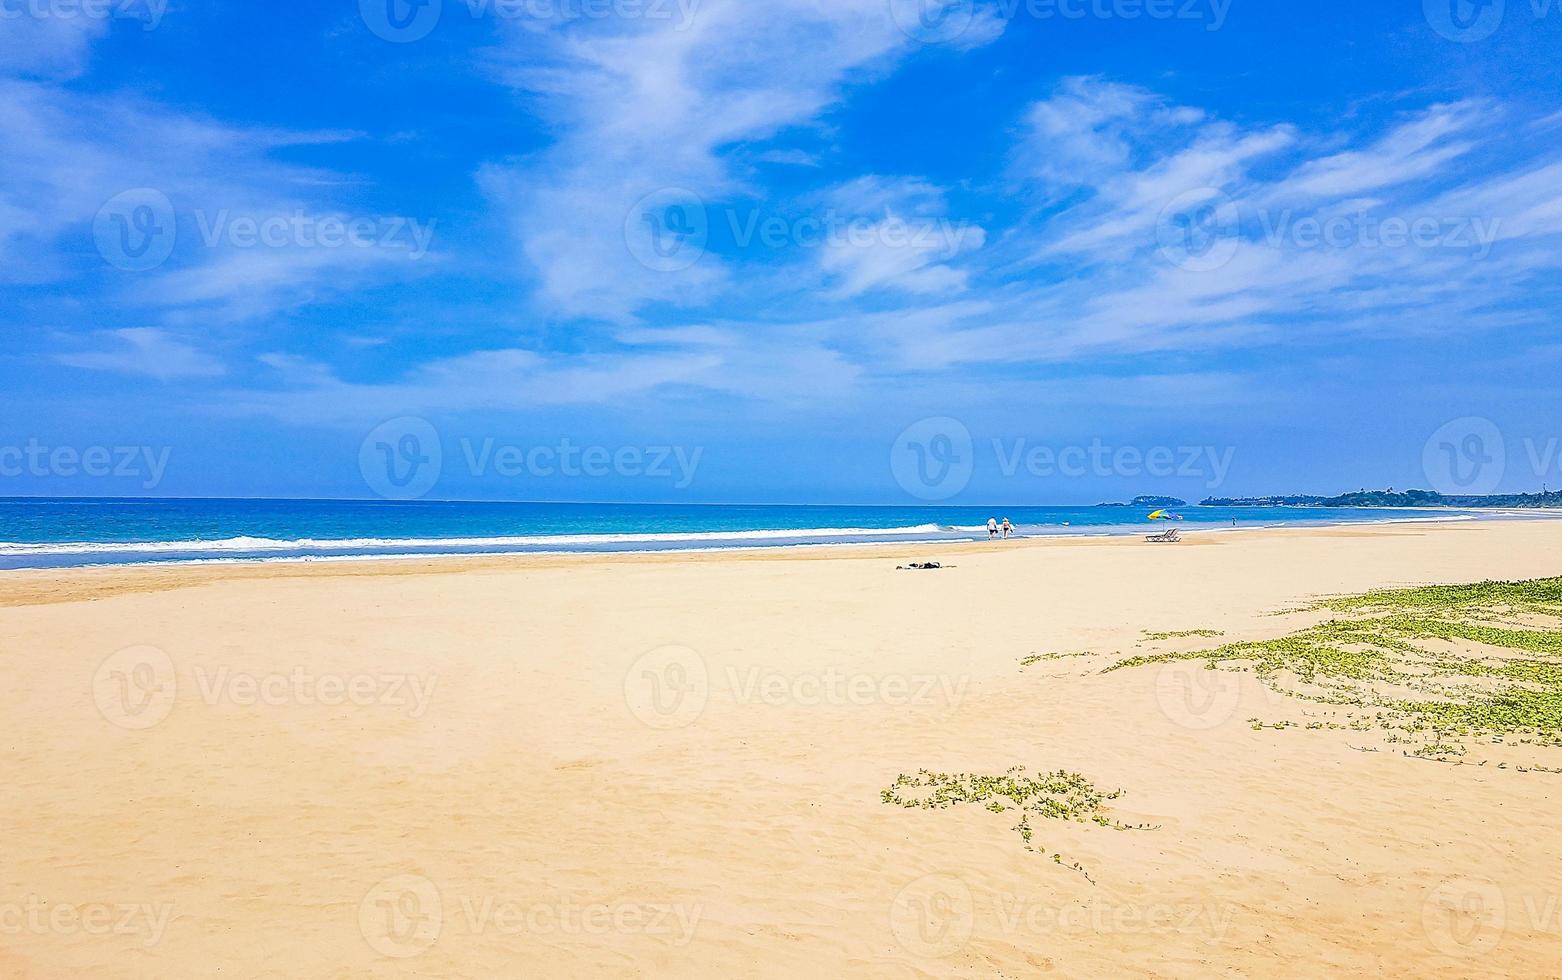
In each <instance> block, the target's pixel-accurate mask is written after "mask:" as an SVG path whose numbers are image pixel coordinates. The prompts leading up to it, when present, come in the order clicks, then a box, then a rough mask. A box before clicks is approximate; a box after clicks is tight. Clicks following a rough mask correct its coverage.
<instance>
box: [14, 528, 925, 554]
mask: <svg viewBox="0 0 1562 980" xmlns="http://www.w3.org/2000/svg"><path fill="white" fill-rule="evenodd" d="M947 532H948V529H947V528H944V527H941V526H939V525H937V524H917V525H914V526H911V527H890V528H865V527H813V528H793V529H782V530H765V531H666V532H655V531H652V532H639V533H633V534H528V535H516V536H506V537H481V538H459V537H446V538H293V539H279V538H255V537H236V538H217V539H212V540H200V539H192V540H185V541H62V542H50V543H45V544H32V543H24V542H16V541H0V555H93V554H168V553H188V554H223V553H231V552H266V551H365V550H374V551H380V550H383V549H387V548H418V549H426V548H531V547H561V548H567V547H569V546H571V545H574V546H581V545H585V546H591V545H622V544H662V543H667V544H675V543H679V542H699V541H711V542H714V541H777V540H796V541H812V540H816V539H820V538H826V539H828V538H876V537H904V536H908V535H909V536H914V535H927V534H938V533H947Z"/></svg>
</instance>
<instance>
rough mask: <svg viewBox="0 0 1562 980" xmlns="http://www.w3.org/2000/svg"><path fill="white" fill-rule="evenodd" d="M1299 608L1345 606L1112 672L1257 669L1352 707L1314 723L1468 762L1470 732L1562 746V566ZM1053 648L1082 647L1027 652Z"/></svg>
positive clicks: (1284, 689)
mask: <svg viewBox="0 0 1562 980" xmlns="http://www.w3.org/2000/svg"><path fill="white" fill-rule="evenodd" d="M1299 611H1327V612H1330V613H1335V614H1337V615H1336V616H1335V617H1334V618H1331V619H1328V620H1326V621H1325V622H1322V623H1319V624H1317V625H1314V626H1309V627H1306V628H1304V629H1300V630H1297V631H1295V632H1292V633H1289V634H1287V635H1285V636H1281V637H1277V638H1275V639H1270V640H1238V641H1234V642H1231V643H1226V644H1223V645H1221V646H1218V647H1213V648H1207V649H1201V650H1193V651H1167V652H1161V653H1151V654H1140V655H1136V656H1132V657H1127V658H1125V659H1122V660H1119V661H1117V662H1116V663H1113V664H1111V665H1110V666H1108V667H1106V668H1105V669H1104V670H1103V673H1110V672H1112V671H1117V670H1127V669H1132V668H1135V667H1142V666H1146V665H1149V664H1157V663H1168V662H1171V661H1178V660H1203V661H1204V662H1205V664H1206V666H1207V667H1209V668H1210V669H1212V670H1237V671H1250V672H1252V673H1254V674H1255V675H1256V676H1257V677H1258V678H1259V679H1260V680H1261V681H1262V682H1263V683H1264V684H1265V685H1266V686H1268V687H1269V688H1271V689H1272V690H1274V691H1277V692H1279V693H1281V694H1284V695H1286V696H1289V697H1293V698H1298V699H1301V700H1305V701H1311V702H1314V703H1317V704H1323V705H1329V706H1333V707H1335V708H1338V709H1342V710H1343V711H1344V714H1343V716H1342V717H1343V719H1344V720H1343V722H1336V721H1328V722H1317V723H1309V724H1308V725H1307V727H1308V728H1310V729H1321V728H1341V727H1346V728H1350V729H1354V730H1357V731H1366V730H1373V729H1376V730H1380V731H1384V732H1387V733H1388V734H1389V736H1390V740H1391V741H1396V742H1405V743H1408V744H1415V745H1416V748H1415V749H1414V750H1412V751H1407V753H1406V754H1409V755H1414V756H1417V757H1421V758H1430V759H1437V760H1441V761H1447V762H1454V761H1461V760H1462V758H1463V757H1464V756H1465V755H1466V754H1467V747H1466V742H1467V741H1469V740H1483V741H1490V742H1493V743H1497V742H1502V741H1503V740H1504V739H1508V740H1513V741H1516V742H1517V743H1519V744H1533V745H1541V746H1547V747H1556V746H1562V577H1559V578H1547V579H1536V580H1532V581H1520V582H1478V583H1474V584H1470V585H1434V586H1423V587H1419V588H1410V589H1385V590H1377V591H1373V592H1368V593H1363V594H1361V595H1352V596H1342V597H1335V598H1329V599H1322V600H1319V601H1317V602H1315V603H1312V604H1310V605H1309V606H1306V607H1304V609H1303V610H1299ZM1209 632H1212V631H1189V632H1186V633H1149V634H1147V639H1150V640H1156V639H1168V638H1172V637H1177V636H1189V635H1198V636H1203V635H1207V634H1208V633H1209ZM1052 656H1078V655H1076V654H1060V655H1033V656H1032V657H1031V658H1027V660H1031V661H1035V660H1040V659H1044V658H1045V659H1050V658H1051V657H1052ZM1250 724H1251V725H1252V727H1253V728H1254V729H1255V730H1257V729H1262V728H1271V729H1276V730H1280V729H1284V728H1289V727H1295V723H1293V722H1285V721H1282V722H1277V723H1270V722H1264V721H1262V720H1260V719H1256V718H1255V719H1252V720H1251V722H1250ZM1531 768H1541V769H1544V768H1545V767H1531Z"/></svg>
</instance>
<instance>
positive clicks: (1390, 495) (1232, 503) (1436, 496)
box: [1199, 487, 1562, 509]
mask: <svg viewBox="0 0 1562 980" xmlns="http://www.w3.org/2000/svg"><path fill="white" fill-rule="evenodd" d="M1199 506H1201V507H1515V508H1528V509H1539V508H1544V507H1562V490H1549V491H1543V492H1541V493H1487V494H1443V493H1438V492H1436V491H1435V490H1395V489H1393V488H1392V487H1390V488H1389V489H1387V490H1355V491H1352V492H1351V493H1342V494H1339V495H1337V496H1334V497H1315V496H1310V495H1308V494H1291V495H1288V496H1277V497H1206V498H1205V499H1204V500H1201V501H1199Z"/></svg>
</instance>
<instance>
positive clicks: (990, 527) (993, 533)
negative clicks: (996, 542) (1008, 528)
mask: <svg viewBox="0 0 1562 980" xmlns="http://www.w3.org/2000/svg"><path fill="white" fill-rule="evenodd" d="M997 536H998V519H997V518H996V517H989V518H987V540H988V541H991V540H992V539H993V538H996V537H997Z"/></svg>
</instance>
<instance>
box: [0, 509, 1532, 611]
mask: <svg viewBox="0 0 1562 980" xmlns="http://www.w3.org/2000/svg"><path fill="white" fill-rule="evenodd" d="M1503 523H1505V522H1502V521H1483V520H1480V519H1478V518H1475V519H1466V520H1440V519H1425V518H1417V519H1405V520H1394V521H1367V522H1354V523H1352V522H1346V523H1339V524H1309V525H1305V526H1269V527H1237V528H1232V527H1211V528H1208V530H1211V531H1218V532H1220V535H1219V537H1225V538H1231V539H1233V540H1234V539H1235V538H1236V537H1237V535H1235V534H1234V533H1233V532H1241V535H1240V537H1241V538H1242V539H1250V538H1258V539H1262V538H1265V537H1274V538H1281V539H1283V538H1300V539H1313V538H1349V537H1355V536H1360V535H1375V534H1377V533H1382V534H1384V535H1390V534H1393V533H1395V532H1398V533H1400V534H1403V533H1405V532H1406V531H1407V530H1410V529H1425V530H1428V531H1431V530H1434V529H1435V530H1458V529H1465V528H1479V527H1482V526H1487V527H1490V526H1497V525H1501V524H1503ZM1222 543H1223V542H1221V541H1220V540H1219V538H1218V537H1214V536H1211V537H1210V538H1206V537H1205V536H1203V535H1201V534H1198V533H1194V534H1192V535H1185V536H1184V538H1183V539H1182V541H1181V542H1179V543H1178V544H1177V545H1176V546H1169V547H1163V546H1161V545H1152V544H1148V543H1147V542H1145V541H1144V539H1143V537H1142V536H1141V535H1140V534H1138V533H1121V534H1110V533H1108V534H1071V535H1046V536H1039V535H1037V536H1030V537H1023V538H1011V539H1010V540H1009V541H1002V540H999V541H986V540H965V539H961V540H958V541H943V542H936V543H928V542H863V543H848V542H831V543H825V544H809V545H785V546H779V545H772V546H768V547H767V546H751V547H734V548H699V549H677V550H661V551H610V552H588V551H561V552H508V553H498V554H481V555H479V554H452V555H410V556H377V555H370V556H363V557H349V556H342V557H340V558H334V559H297V558H271V559H243V558H240V559H196V560H191V561H160V562H144V563H138V564H137V563H122V564H100V565H76V566H69V567H59V568H13V569H0V608H5V607H15V606H26V605H32V604H35V603H41V604H52V603H56V602H74V601H81V600H88V599H97V598H106V597H109V596H116V595H126V594H135V593H141V592H162V591H169V590H176V589H185V588H195V587H200V586H203V585H207V584H213V583H223V582H239V581H266V580H274V579H312V578H319V579H372V578H374V577H376V576H385V577H387V578H405V577H415V576H420V575H431V576H447V575H460V574H463V573H485V572H495V573H505V572H532V571H548V572H552V571H568V570H571V569H600V568H618V567H629V568H632V567H653V568H664V569H665V568H675V567H678V566H690V567H702V566H710V565H719V564H721V563H723V562H729V561H730V562H733V563H742V564H749V563H762V562H776V563H808V562H831V561H861V562H878V561H885V562H889V561H894V562H897V563H903V562H910V561H920V560H926V559H928V558H930V557H931V558H934V559H936V560H940V561H942V562H947V561H948V560H949V559H950V558H957V559H958V558H976V557H987V556H994V557H996V556H1000V555H1005V554H1007V555H1024V554H1026V553H1030V552H1035V551H1046V550H1054V549H1055V550H1059V551H1063V550H1068V549H1074V550H1096V549H1126V548H1136V549H1143V550H1144V551H1145V552H1146V553H1152V552H1166V551H1175V550H1179V549H1181V550H1186V549H1194V548H1207V547H1212V546H1220V545H1222ZM921 549H927V550H929V551H933V552H934V553H933V554H931V555H929V554H924V553H922V550H921ZM950 567H951V568H952V567H953V566H950Z"/></svg>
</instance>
